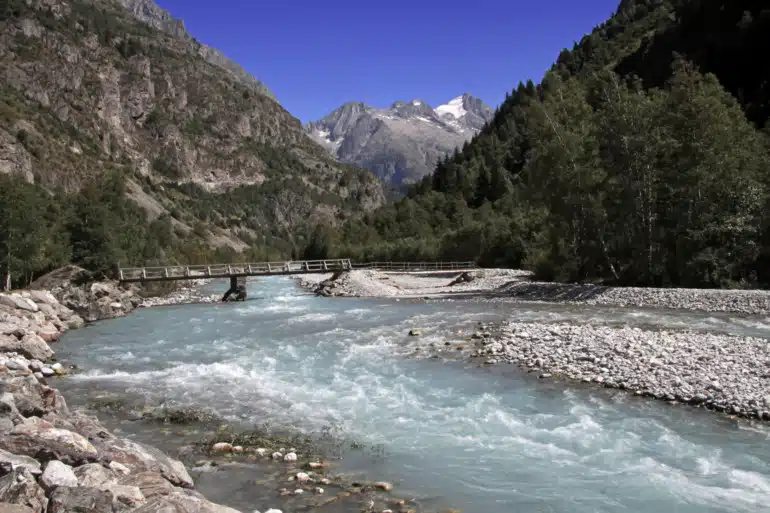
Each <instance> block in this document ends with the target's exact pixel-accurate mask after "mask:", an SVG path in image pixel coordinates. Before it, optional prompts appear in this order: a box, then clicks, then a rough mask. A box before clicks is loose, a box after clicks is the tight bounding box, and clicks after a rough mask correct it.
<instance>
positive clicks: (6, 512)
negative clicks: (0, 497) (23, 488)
mask: <svg viewBox="0 0 770 513" xmlns="http://www.w3.org/2000/svg"><path fill="white" fill-rule="evenodd" d="M0 513H39V512H36V511H35V510H34V509H32V508H30V507H29V506H22V505H19V504H7V503H4V504H0Z"/></svg>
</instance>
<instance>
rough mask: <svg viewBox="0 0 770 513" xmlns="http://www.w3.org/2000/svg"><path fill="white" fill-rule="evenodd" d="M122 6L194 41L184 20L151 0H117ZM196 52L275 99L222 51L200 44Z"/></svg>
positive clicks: (175, 34)
mask: <svg viewBox="0 0 770 513" xmlns="http://www.w3.org/2000/svg"><path fill="white" fill-rule="evenodd" d="M118 1H119V2H120V4H121V5H123V7H125V8H126V9H128V10H129V11H130V12H131V13H132V14H133V15H134V16H136V17H137V18H138V19H140V20H142V21H143V22H145V23H147V24H148V25H150V26H152V27H155V28H157V29H159V30H162V31H163V32H166V33H167V34H169V35H171V36H173V37H175V38H177V39H181V40H186V41H194V38H193V37H192V36H191V35H190V34H189V33H188V32H187V29H185V25H184V21H183V20H181V19H179V18H174V17H173V16H172V15H171V13H169V12H168V11H166V10H165V9H162V8H160V7H158V5H157V4H156V3H155V2H153V1H152V0H118ZM198 53H199V54H200V55H201V57H203V59H204V60H206V61H207V62H210V63H211V64H214V65H215V66H219V67H220V68H222V69H223V70H225V71H228V72H230V73H232V74H233V76H234V77H235V78H236V79H238V80H239V81H240V82H241V83H243V84H245V85H248V86H251V87H253V88H254V89H255V90H256V91H257V92H259V93H260V94H264V95H265V96H267V97H268V98H270V99H272V100H275V101H277V99H276V97H275V95H274V94H273V93H272V91H270V90H269V89H268V88H267V86H266V85H265V84H263V83H262V82H260V81H259V80H258V79H257V78H256V77H254V76H252V75H251V74H249V73H248V72H247V71H246V70H244V69H243V68H242V67H241V66H240V65H239V64H237V63H236V62H233V61H232V60H230V59H228V58H227V57H225V55H224V54H222V52H220V51H219V50H217V49H216V48H211V47H210V46H207V45H204V44H200V47H199V49H198Z"/></svg>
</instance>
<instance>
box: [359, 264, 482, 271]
mask: <svg viewBox="0 0 770 513" xmlns="http://www.w3.org/2000/svg"><path fill="white" fill-rule="evenodd" d="M477 268H478V265H476V262H368V263H361V264H353V269H372V270H376V271H394V272H395V271H401V272H420V271H460V270H466V269H477Z"/></svg>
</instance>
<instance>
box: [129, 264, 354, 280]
mask: <svg viewBox="0 0 770 513" xmlns="http://www.w3.org/2000/svg"><path fill="white" fill-rule="evenodd" d="M352 268H353V265H352V264H351V262H350V260H349V259H335V260H297V261H285V262H256V263H236V264H214V265H167V266H156V267H121V268H119V269H118V279H119V280H120V281H159V280H181V279H198V278H226V277H230V276H259V275H260V274H265V275H269V274H291V273H308V272H311V273H312V272H326V271H332V272H333V271H347V270H350V269H352Z"/></svg>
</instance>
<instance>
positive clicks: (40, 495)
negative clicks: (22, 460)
mask: <svg viewBox="0 0 770 513" xmlns="http://www.w3.org/2000/svg"><path fill="white" fill-rule="evenodd" d="M0 502H5V503H9V504H17V505H20V506H28V507H30V508H32V510H34V511H35V512H42V511H46V509H45V508H46V505H47V504H48V499H46V496H45V492H44V491H43V489H42V488H41V487H40V485H38V484H37V482H36V481H35V477H34V476H33V475H32V474H31V473H30V472H29V470H27V469H26V468H20V469H17V470H14V471H13V472H11V473H9V474H6V475H5V476H3V477H1V478H0ZM49 511H50V510H49Z"/></svg>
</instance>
